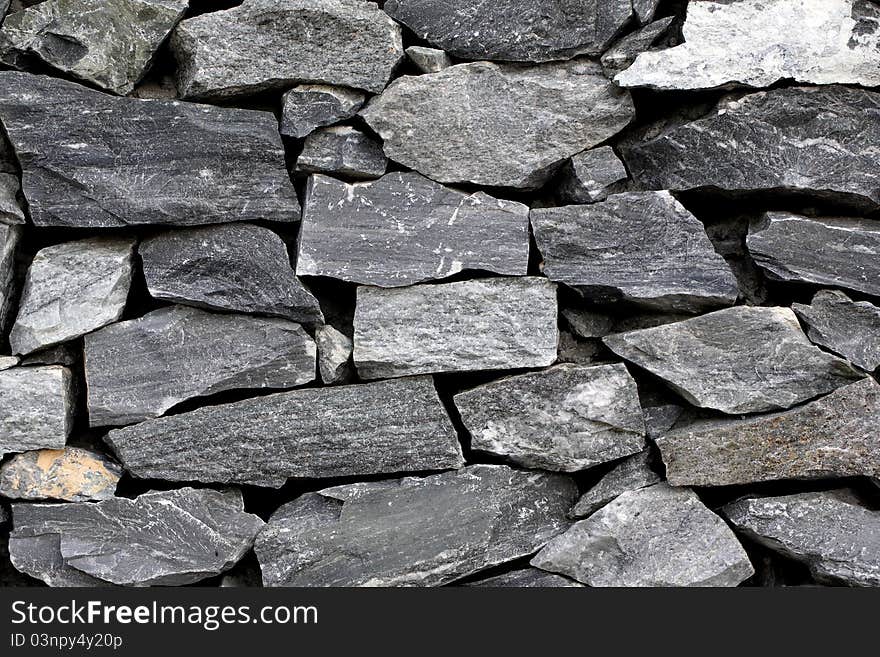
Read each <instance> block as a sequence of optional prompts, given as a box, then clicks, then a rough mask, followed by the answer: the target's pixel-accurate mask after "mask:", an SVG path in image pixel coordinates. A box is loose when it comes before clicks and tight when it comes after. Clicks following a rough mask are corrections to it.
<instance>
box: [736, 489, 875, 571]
mask: <svg viewBox="0 0 880 657" xmlns="http://www.w3.org/2000/svg"><path fill="white" fill-rule="evenodd" d="M723 512H724V514H725V515H726V516H727V517H728V518H729V519H730V521H731V522H732V523H733V524H734V525H736V526H737V528H738V529H739V530H740V531H742V532H744V533H745V534H746V535H747V536H749V537H750V538H752V539H753V540H756V541H758V542H759V543H761V544H762V545H764V546H766V547H768V548H770V549H771V550H774V551H775V552H779V553H782V554H783V555H785V556H786V557H789V558H791V559H796V560H798V561H801V562H803V563H805V564H806V565H807V566H808V567H809V569H810V571H811V572H812V574H813V576H814V577H815V578H816V579H817V580H819V581H821V582H827V583H831V584H839V583H844V584H849V585H851V586H880V512H878V511H872V510H870V509H867V508H865V507H863V506H861V505H860V504H858V503H856V502H855V501H854V499H853V497H852V496H851V494H850V493H849V491H846V490H838V491H827V492H821V493H800V494H797V495H786V496H783V497H764V498H747V499H743V500H738V501H736V502H734V503H732V504H729V505H728V506H726V507H724V509H723Z"/></svg>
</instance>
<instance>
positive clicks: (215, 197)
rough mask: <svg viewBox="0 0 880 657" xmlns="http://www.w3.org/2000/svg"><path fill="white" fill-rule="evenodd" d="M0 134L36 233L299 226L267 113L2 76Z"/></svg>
mask: <svg viewBox="0 0 880 657" xmlns="http://www.w3.org/2000/svg"><path fill="white" fill-rule="evenodd" d="M0 122H2V124H3V126H4V127H5V128H6V131H7V133H8V134H9V139H10V141H11V142H12V145H13V146H14V147H15V151H16V153H17V154H18V159H19V161H20V163H21V168H22V172H23V173H22V189H23V191H24V195H25V197H26V198H27V200H28V204H29V208H30V215H31V218H32V219H33V221H34V223H35V224H36V225H37V226H71V227H76V228H97V227H117V226H124V225H127V224H172V225H188V224H206V223H224V222H228V221H246V220H251V219H266V220H270V221H294V220H296V219H297V218H298V217H299V203H298V201H297V198H296V191H295V189H294V188H293V185H292V184H291V182H290V178H289V176H288V174H287V170H286V168H285V164H284V148H283V146H282V144H281V137H280V136H279V135H278V122H277V120H276V119H275V117H274V116H273V115H272V114H271V113H270V112H256V111H253V110H241V109H232V108H228V107H212V106H210V105H194V104H190V103H181V102H177V101H169V100H139V99H136V98H116V97H113V96H110V95H108V94H105V93H101V92H98V91H93V90H92V89H87V88H86V87H82V86H80V85H78V84H74V83H71V82H66V81H64V80H57V79H54V78H49V77H43V76H36V75H30V74H27V73H17V72H13V71H5V72H0Z"/></svg>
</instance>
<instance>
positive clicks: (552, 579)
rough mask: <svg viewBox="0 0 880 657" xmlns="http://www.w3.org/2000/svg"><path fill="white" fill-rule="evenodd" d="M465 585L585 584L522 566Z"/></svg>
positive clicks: (563, 585) (504, 587)
mask: <svg viewBox="0 0 880 657" xmlns="http://www.w3.org/2000/svg"><path fill="white" fill-rule="evenodd" d="M465 586H479V587H484V588H494V589H508V588H511V589H521V588H541V589H549V588H554V589H555V588H570V587H574V588H579V587H582V586H583V584H580V583H578V582H575V581H574V580H572V579H568V578H566V577H561V576H559V575H554V574H553V573H548V572H545V571H543V570H538V569H537V568H520V569H519V570H512V571H510V572H509V573H504V574H503V575H495V576H494V577H487V578H485V579H480V580H477V581H475V582H470V583H468V584H465Z"/></svg>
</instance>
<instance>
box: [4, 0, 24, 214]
mask: <svg viewBox="0 0 880 657" xmlns="http://www.w3.org/2000/svg"><path fill="white" fill-rule="evenodd" d="M2 18H3V12H2V11H0V20H2ZM18 174H19V171H18V164H17V162H16V159H15V155H14V154H13V152H12V147H11V145H10V144H9V143H8V142H7V140H6V137H5V136H4V137H0V227H2V225H3V224H23V223H25V216H24V212H23V210H22V208H21V204H20V203H19V195H20V192H21V183H20V182H19V176H18Z"/></svg>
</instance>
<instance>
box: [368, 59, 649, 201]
mask: <svg viewBox="0 0 880 657" xmlns="http://www.w3.org/2000/svg"><path fill="white" fill-rule="evenodd" d="M361 115H362V116H363V118H364V119H365V120H366V121H367V123H369V124H370V127H372V128H373V129H374V130H375V131H376V132H378V133H379V135H380V136H381V137H382V139H383V140H384V145H385V154H386V155H387V156H388V157H389V158H391V159H392V160H394V161H395V162H399V163H400V164H403V165H404V166H406V167H410V168H412V169H415V170H416V171H418V172H419V173H423V174H424V175H426V176H428V177H429V178H432V179H433V180H436V181H438V182H442V183H462V182H470V183H474V184H478V185H491V186H497V187H516V188H524V189H534V188H536V187H540V186H541V185H542V184H543V183H545V182H546V181H547V180H548V179H549V178H550V176H551V175H552V174H553V173H554V171H555V170H556V168H558V166H559V165H560V164H562V162H563V161H564V160H566V159H567V158H569V157H571V156H572V155H574V154H576V153H580V152H581V151H583V150H586V149H588V148H592V147H593V146H595V145H597V144H599V143H601V142H603V141H605V140H607V139H608V138H610V137H612V136H614V135H615V134H617V133H618V132H620V131H621V130H622V129H623V128H624V127H625V126H626V125H627V124H628V123H629V122H630V120H631V119H632V118H633V116H634V110H633V104H632V100H631V99H630V97H629V95H628V94H626V93H622V92H620V90H618V89H616V88H615V87H614V86H613V85H612V84H611V82H609V81H608V80H607V79H605V77H604V76H603V75H602V71H601V68H600V67H599V66H598V64H596V63H595V62H590V61H587V60H575V61H571V62H564V63H559V64H542V65H539V66H528V67H523V66H514V65H506V64H502V65H499V64H492V63H489V62H475V63H471V64H459V65H457V66H450V67H449V68H446V69H444V70H442V71H440V72H438V73H429V74H426V75H418V76H404V77H401V78H398V79H397V80H395V81H394V82H393V83H392V84H391V85H390V86H389V87H388V88H387V89H386V90H385V91H384V92H383V93H382V94H381V95H380V96H377V97H376V98H374V99H373V100H372V101H371V102H370V103H369V104H368V105H367V107H366V109H364V110H362V111H361Z"/></svg>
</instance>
